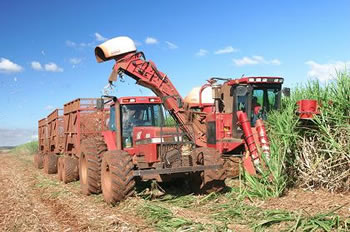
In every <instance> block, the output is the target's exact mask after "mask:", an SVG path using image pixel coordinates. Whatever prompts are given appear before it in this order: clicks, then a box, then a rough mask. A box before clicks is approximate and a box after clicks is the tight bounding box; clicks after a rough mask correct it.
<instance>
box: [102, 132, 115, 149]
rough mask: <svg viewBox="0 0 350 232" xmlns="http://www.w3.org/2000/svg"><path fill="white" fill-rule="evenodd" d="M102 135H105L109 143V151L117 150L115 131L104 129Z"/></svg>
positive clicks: (106, 141) (105, 139)
mask: <svg viewBox="0 0 350 232" xmlns="http://www.w3.org/2000/svg"><path fill="white" fill-rule="evenodd" d="M102 135H103V137H104V141H105V143H106V145H107V149H108V151H112V150H117V145H116V143H115V141H116V135H115V132H114V131H103V132H102Z"/></svg>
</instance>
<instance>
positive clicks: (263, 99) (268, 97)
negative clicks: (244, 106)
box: [252, 89, 279, 111]
mask: <svg viewBox="0 0 350 232" xmlns="http://www.w3.org/2000/svg"><path fill="white" fill-rule="evenodd" d="M278 93H279V90H278V89H254V90H253V98H252V107H254V106H260V107H262V109H264V110H265V111H270V110H276V109H277V107H278V102H277V99H278ZM252 110H253V108H252Z"/></svg>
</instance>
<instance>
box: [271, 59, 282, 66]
mask: <svg viewBox="0 0 350 232" xmlns="http://www.w3.org/2000/svg"><path fill="white" fill-rule="evenodd" d="M270 63H271V64H274V65H280V64H281V61H280V60H279V59H273V60H271V61H270Z"/></svg>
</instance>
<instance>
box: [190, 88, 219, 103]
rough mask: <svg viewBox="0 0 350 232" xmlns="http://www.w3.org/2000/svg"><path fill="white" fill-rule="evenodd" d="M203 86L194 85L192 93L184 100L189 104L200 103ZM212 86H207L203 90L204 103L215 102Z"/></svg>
mask: <svg viewBox="0 0 350 232" xmlns="http://www.w3.org/2000/svg"><path fill="white" fill-rule="evenodd" d="M200 89H201V87H194V88H193V89H192V90H191V91H190V93H189V94H188V95H187V96H186V97H185V99H184V101H185V102H186V103H189V104H199V91H200ZM212 96H213V95H212V89H211V87H210V86H209V87H207V88H205V89H204V90H203V91H202V103H203V104H214V99H213V97H212Z"/></svg>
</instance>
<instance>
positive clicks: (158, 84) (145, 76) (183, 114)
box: [109, 52, 206, 147]
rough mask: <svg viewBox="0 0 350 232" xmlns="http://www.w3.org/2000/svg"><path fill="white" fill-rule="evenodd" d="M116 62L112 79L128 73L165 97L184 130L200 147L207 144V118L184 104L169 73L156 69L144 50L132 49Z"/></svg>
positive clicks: (165, 101)
mask: <svg viewBox="0 0 350 232" xmlns="http://www.w3.org/2000/svg"><path fill="white" fill-rule="evenodd" d="M115 60H116V63H115V65H114V67H113V72H112V74H111V76H110V77H109V82H110V83H111V82H113V81H116V80H117V75H118V74H119V75H120V74H123V73H125V74H127V75H128V76H130V77H131V78H133V79H135V80H136V83H137V84H138V85H141V86H144V87H146V88H149V89H151V90H152V91H153V92H154V93H155V94H156V95H157V96H158V97H160V98H162V99H163V103H164V106H165V108H166V109H167V110H168V111H169V112H170V114H171V115H172V116H173V117H174V118H175V119H176V121H177V122H178V124H179V125H180V127H181V129H182V130H183V131H184V132H185V133H186V134H187V136H188V137H189V139H191V140H192V141H193V142H195V144H196V145H197V146H201V147H202V146H206V127H205V124H204V123H205V122H204V121H203V118H201V117H198V115H195V114H193V113H191V112H190V111H188V110H185V109H184V107H183V99H182V97H181V96H180V94H179V92H178V91H177V90H176V88H175V86H174V85H173V84H172V83H171V81H170V79H169V78H168V76H167V75H166V74H164V73H162V72H160V71H158V69H157V68H156V65H155V64H154V63H153V62H152V61H146V60H145V58H144V55H143V53H142V52H132V53H128V54H125V55H123V56H121V57H120V56H119V57H118V58H115Z"/></svg>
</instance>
